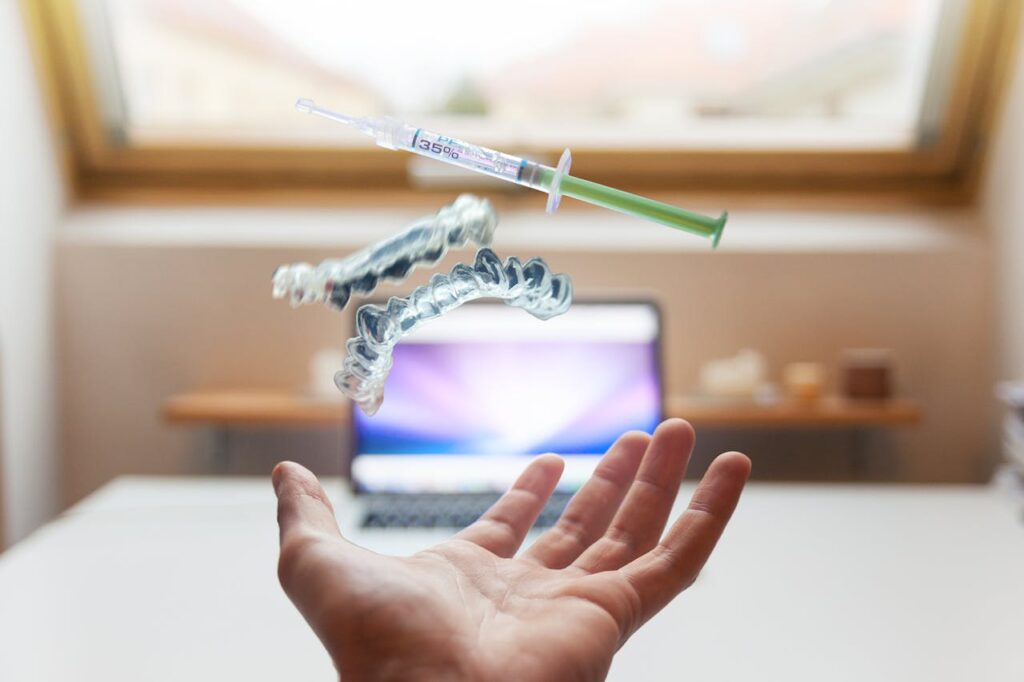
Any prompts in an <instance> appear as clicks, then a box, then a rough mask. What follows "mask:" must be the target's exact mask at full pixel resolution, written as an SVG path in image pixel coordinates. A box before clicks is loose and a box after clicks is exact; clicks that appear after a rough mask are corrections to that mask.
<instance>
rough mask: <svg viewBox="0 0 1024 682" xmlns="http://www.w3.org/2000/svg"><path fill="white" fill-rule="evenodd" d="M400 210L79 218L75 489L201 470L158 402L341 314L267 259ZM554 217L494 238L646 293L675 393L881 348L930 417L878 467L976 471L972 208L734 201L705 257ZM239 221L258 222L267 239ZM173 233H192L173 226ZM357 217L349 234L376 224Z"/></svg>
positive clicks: (280, 352) (63, 301) (273, 365)
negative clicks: (720, 237)
mask: <svg viewBox="0 0 1024 682" xmlns="http://www.w3.org/2000/svg"><path fill="white" fill-rule="evenodd" d="M268 215H269V217H268ZM393 215H394V213H391V214H389V213H383V214H381V213H375V214H373V215H363V214H358V215H356V214H344V213H339V212H335V213H326V214H325V213H322V212H308V211H307V212H301V211H296V212H288V211H277V212H269V213H268V212H266V211H264V212H259V211H235V212H232V211H230V210H219V211H213V210H195V211H188V210H185V211H177V212H171V213H168V212H166V211H165V212H161V211H159V210H153V211H121V212H117V211H113V212H103V211H96V212H93V213H91V214H89V215H85V216H80V217H78V218H76V219H74V220H72V224H69V225H68V226H67V227H66V228H65V232H64V239H63V241H62V245H61V246H60V249H59V252H58V264H59V277H58V283H57V286H58V292H59V297H58V300H59V307H58V315H59V325H60V326H59V333H60V338H61V362H60V375H61V386H62V391H61V396H62V404H61V406H62V409H63V414H64V433H63V435H64V442H65V443H66V447H65V452H64V456H65V460H64V469H65V474H66V485H67V487H66V490H65V501H68V502H70V501H73V500H76V499H78V498H79V497H81V496H82V495H84V494H86V493H88V492H89V491H91V490H93V489H94V488H96V487H97V486H99V485H101V484H102V483H103V482H105V481H107V480H108V479H110V478H111V477H113V476H116V475H118V474H122V473H129V472H131V473H181V472H189V471H198V470H200V468H201V467H202V461H201V460H200V459H197V456H196V454H195V448H196V447H197V446H199V445H201V441H197V438H196V436H195V434H193V433H190V432H188V431H187V430H181V429H175V428H169V427H167V426H164V425H163V424H161V423H160V420H159V418H158V412H159V409H160V404H161V401H162V400H163V399H164V398H165V397H166V396H167V395H169V394H171V393H173V392H175V391H181V390H185V389H189V388H193V387H197V386H299V385H302V384H303V383H304V382H305V381H306V372H307V369H306V363H307V360H308V357H309V355H310V353H312V352H313V351H314V350H316V349H317V348H320V347H323V346H329V345H334V346H339V347H340V345H341V344H342V343H343V342H344V340H345V339H346V338H347V320H346V318H344V317H342V316H338V315H337V314H335V313H332V312H331V311H329V310H327V309H321V308H304V309H299V310H293V309H291V308H290V307H289V306H288V305H287V304H285V303H283V302H281V301H274V300H272V299H271V298H270V296H269V277H270V274H271V272H273V270H274V268H275V267H276V266H277V265H278V264H281V263H285V262H291V261H296V260H312V261H317V260H319V259H321V258H324V257H328V256H332V255H338V254H340V253H343V252H344V251H346V250H349V249H350V248H351V247H350V246H341V245H335V246H333V247H327V246H323V245H316V244H315V243H320V242H324V241H330V239H332V238H334V239H336V240H338V239H337V237H338V235H345V234H347V232H342V231H341V230H340V229H339V227H338V226H339V225H351V226H352V227H351V228H346V230H348V229H351V230H353V234H356V233H355V230H356V229H357V228H358V229H363V228H365V227H366V226H367V224H368V223H372V222H373V221H379V222H381V224H382V225H393V224H395V222H398V221H397V220H396V218H394V217H389V216H393ZM382 216H383V217H382ZM564 216H565V217H564V218H555V219H548V218H545V217H544V216H542V215H540V214H537V215H515V216H509V217H507V220H505V221H503V224H502V227H501V228H499V241H498V244H497V247H498V250H499V252H500V253H502V254H506V255H510V254H513V253H517V254H520V255H523V256H531V255H535V254H539V255H543V256H545V257H547V258H548V259H549V261H550V263H551V265H552V266H553V267H554V268H555V269H557V270H562V271H566V272H569V273H571V274H572V276H573V279H574V282H575V285H576V289H577V291H578V293H579V295H581V296H586V295H593V294H601V293H603V292H604V293H607V292H612V293H615V294H618V295H621V294H623V293H631V292H637V291H643V290H648V291H650V292H652V293H653V294H654V295H655V296H656V297H657V298H658V299H659V300H660V301H661V303H662V304H663V306H664V310H665V315H666V336H665V341H666V371H667V379H668V388H669V390H670V391H673V392H679V391H686V390H688V389H692V388H693V386H694V384H695V381H696V376H697V369H698V366H699V364H700V363H701V362H703V361H705V360H707V359H709V358H712V357H720V356H724V355H730V354H732V353H734V352H735V351H736V350H738V349H740V348H743V347H748V346H749V347H756V348H760V349H761V350H763V352H764V353H765V354H766V356H767V357H768V359H769V361H770V363H771V365H772V369H773V371H774V372H776V374H777V371H778V368H779V367H780V366H781V364H782V363H784V362H787V361H791V360H821V361H824V362H829V363H832V362H834V361H835V360H836V358H837V357H838V355H839V353H840V351H841V349H843V348H844V347H849V346H860V347H863V346H873V347H877V346H880V347H890V348H893V349H895V351H896V357H897V358H898V361H899V370H900V372H899V375H900V383H901V386H902V387H903V389H904V390H905V392H906V393H908V394H910V395H913V396H915V397H918V398H919V399H920V400H921V402H922V404H923V407H924V409H925V412H926V415H927V416H926V421H925V424H924V425H923V426H922V427H921V428H919V429H915V430H912V431H907V432H905V433H901V434H898V435H896V436H894V437H892V438H887V437H884V436H880V437H878V438H876V439H875V440H873V441H871V443H872V445H873V446H872V447H871V448H870V449H871V452H872V457H873V461H872V462H870V463H869V464H870V467H871V470H872V471H874V472H875V474H876V475H879V476H882V477H888V478H892V479H901V480H917V481H964V480H979V479H980V478H981V477H983V476H984V475H985V474H986V472H987V470H988V466H989V463H990V455H991V450H990V448H989V442H988V433H989V432H988V429H989V423H990V419H991V414H990V410H991V399H990V396H991V373H990V362H989V359H988V358H989V356H990V352H991V346H992V339H991V332H990V330H991V327H992V317H991V305H990V300H991V287H990V283H989V276H988V274H987V273H988V272H989V267H988V258H989V256H988V253H989V252H988V248H987V245H986V244H985V243H984V241H983V239H982V238H981V234H980V231H979V230H977V229H976V228H975V227H974V226H972V225H971V224H970V223H971V222H972V220H971V218H970V217H969V216H968V217H967V218H963V217H962V216H961V217H959V218H957V219H955V220H952V219H950V218H949V217H948V216H944V215H934V216H930V215H925V214H920V215H912V216H909V217H902V218H901V217H884V216H882V217H880V216H865V215H851V214H834V215H831V216H830V215H827V214H818V215H814V216H807V215H799V214H775V215H771V216H764V215H742V214H741V215H736V216H734V217H733V219H732V225H731V226H730V228H729V230H731V232H730V231H728V230H727V233H726V240H725V245H724V246H723V248H722V249H721V250H720V251H718V252H715V253H711V252H707V251H705V250H704V249H703V244H702V243H700V242H699V240H696V239H694V238H692V237H685V236H682V235H678V234H676V233H673V232H672V231H670V230H663V229H662V228H657V227H650V226H644V225H640V224H637V223H635V222H631V221H628V220H626V219H622V218H616V217H614V216H612V217H607V215H606V214H600V215H599V214H598V213H597V212H594V213H589V212H587V213H583V212H581V213H578V214H572V213H570V212H566V213H565V214H564ZM402 217H403V219H404V217H405V216H402ZM385 218H387V219H385ZM229 221H230V222H231V224H230V225H226V223H227V222H229ZM546 221H549V222H546ZM273 222H276V223H278V224H279V225H284V226H285V228H286V229H283V230H281V229H279V230H278V233H277V236H276V237H274V236H273V235H271V236H269V237H268V236H267V235H266V234H263V233H261V232H260V230H261V229H262V228H263V227H265V224H269V223H273ZM965 222H966V223H968V224H963V223H965ZM950 223H955V224H952V225H950ZM399 224H401V223H400V222H399ZM243 225H245V226H247V227H246V228H243V227H240V226H243ZM311 225H315V226H320V227H322V226H324V225H326V226H328V228H329V229H328V228H325V229H323V230H320V227H317V228H316V229H313V228H312V227H310V226H311ZM176 226H177V227H176ZM794 226H795V227H794ZM108 227H109V229H108ZM946 228H948V229H946ZM246 230H249V231H250V232H253V233H260V234H263V236H262V237H261V238H260V239H259V240H258V241H259V243H253V241H254V239H252V238H250V237H247V236H246V235H247V234H248V233H249V232H247V231H246ZM318 230H319V231H318ZM586 230H592V231H591V232H586ZM177 233H184V234H188V235H194V236H196V237H195V238H194V239H189V240H186V241H187V243H184V244H180V243H176V242H177V241H180V238H179V237H175V236H174V235H175V234H177ZM310 233H312V234H314V237H313V238H311V239H306V238H305V237H304V236H303V235H307V234H310ZM581 234H590V235H592V236H591V237H590V238H586V237H581V236H580V235H581ZM950 234H952V236H950ZM328 235H335V236H334V237H330V236H328ZM360 235H362V233H358V234H356V236H355V237H353V239H355V240H356V241H365V239H368V238H369V234H366V235H362V236H360ZM602 235H603V236H602ZM608 235H614V237H608ZM633 235H637V236H643V237H644V239H643V242H642V243H637V241H636V239H637V237H634V236H633ZM801 235H802V236H801ZM808 235H810V236H811V238H810V239H808V238H807V237H808ZM616 240H618V241H616ZM338 241H340V240H338ZM573 241H575V244H576V246H574V247H573V246H570V244H571V243H573ZM289 243H291V244H292V246H288V245H287V244H289ZM303 244H307V245H303ZM679 245H682V246H679ZM453 262H454V261H453V260H452V259H451V258H449V259H448V260H447V261H446V263H445V267H449V266H450V265H451V264H452V263H453ZM423 277H424V274H423V273H419V274H418V276H417V278H416V281H417V282H420V281H422V280H423ZM705 441H710V442H711V443H713V444H714V447H735V446H736V445H740V446H741V447H743V448H744V449H747V450H749V451H750V452H751V454H752V455H753V456H754V457H755V462H756V464H755V467H756V469H757V470H759V471H761V472H762V473H764V474H765V475H771V472H772V470H773V466H774V465H776V464H779V465H782V464H785V462H786V461H788V462H789V463H790V464H791V465H799V466H805V467H807V466H809V467H814V466H824V467H825V469H826V471H825V475H828V471H827V470H829V469H830V468H832V469H835V470H836V471H838V472H840V473H842V472H843V471H845V468H844V467H845V466H846V465H845V463H844V462H839V463H838V464H836V463H835V462H836V460H841V459H842V457H843V456H844V452H843V448H845V447H846V446H845V444H844V442H842V441H841V439H840V440H837V439H836V437H834V436H833V437H831V438H829V437H826V436H822V437H820V438H819V437H816V436H814V435H813V434H811V435H809V436H807V437H806V438H805V437H802V436H801V437H799V438H795V439H792V438H791V439H787V437H785V436H780V435H765V434H760V435H749V434H748V435H741V434H721V433H719V434H708V438H706V439H705ZM268 442H269V443H271V445H270V446H269V447H270V448H271V449H272V450H273V452H270V453H269V454H266V459H265V461H264V460H259V462H260V463H259V465H258V466H256V467H255V468H250V470H253V471H264V472H265V470H266V466H268V465H269V462H270V461H272V460H273V459H274V458H275V457H293V458H295V457H300V458H301V457H302V456H303V455H304V454H309V453H303V452H295V451H290V448H306V447H309V448H315V447H322V448H327V449H328V452H327V453H326V457H327V458H328V459H330V460H332V461H333V460H336V450H337V448H336V446H335V443H336V441H335V440H334V439H327V440H326V441H325V443H326V444H325V443H323V442H322V443H321V444H320V445H319V446H317V445H315V444H313V445H310V444H309V443H305V444H299V445H296V441H289V440H288V439H284V440H270V441H268V440H267V439H263V442H262V443H259V442H256V441H255V440H250V441H249V443H248V444H249V445H255V446H259V447H263V448H264V449H266V448H267V447H268V446H267V443H268ZM320 454H321V455H323V453H320ZM787 458H789V459H788V460H787ZM833 473H834V472H833Z"/></svg>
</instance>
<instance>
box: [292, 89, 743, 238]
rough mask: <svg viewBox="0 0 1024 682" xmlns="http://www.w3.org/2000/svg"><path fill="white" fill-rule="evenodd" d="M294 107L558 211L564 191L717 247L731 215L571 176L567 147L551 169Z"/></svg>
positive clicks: (393, 124)
mask: <svg viewBox="0 0 1024 682" xmlns="http://www.w3.org/2000/svg"><path fill="white" fill-rule="evenodd" d="M295 106H296V108H297V109H299V110H300V111H305V112H307V113H311V114H317V115H319V116H323V117H325V118H329V119H331V120H332V121H338V122H340V123H344V124H346V125H348V126H351V127H353V128H355V129H356V130H358V131H360V132H361V133H363V134H365V135H369V136H370V137H372V138H374V140H375V141H376V142H377V144H378V145H380V146H382V147H386V148H387V149H403V150H405V151H410V152H414V153H416V154H420V155H421V156H427V157H430V158H434V159H437V160H439V161H444V162H446V163H450V164H453V165H456V166H459V167H461V168H465V169H467V170H472V171H476V172H478V173H483V174H485V175H490V176H492V177H496V178H500V179H502V180H506V181H508V182H514V183H516V184H518V185H523V186H525V187H530V188H532V189H536V190H539V191H542V192H546V193H547V195H548V203H547V210H548V212H549V213H553V212H554V211H555V209H557V208H558V204H559V202H560V201H561V198H562V196H568V197H572V198H573V199H578V200H580V201H585V202H587V203H588V204H593V205H595V206H602V207H604V208H610V209H612V210H613V211H619V212H620V213H625V214H627V215H631V216H636V217H638V218H644V219H646V220H651V221H653V222H656V223H659V224H661V225H667V226H668V227H672V228H675V229H677V230H683V231H686V232H690V233H692V234H696V235H700V236H702V237H706V238H708V239H709V240H710V241H711V246H712V248H714V247H716V246H718V242H719V240H720V239H721V238H722V230H723V228H724V227H725V221H726V220H727V218H728V214H727V213H722V215H720V216H719V217H717V218H712V217H710V216H705V215H701V214H699V213H694V212H692V211H687V210H685V209H682V208H679V207H677V206H672V205H671V204H666V203H664V202H661V201H655V200H654V199H648V198H646V197H642V196H640V195H638V194H633V193H631V192H624V191H622V190H619V189H615V188H613V187H608V186H606V185H601V184H599V183H596V182H591V181H589V180H583V179H582V178H576V177H573V176H572V175H569V167H570V166H571V165H572V155H571V154H570V153H569V150H568V149H566V150H565V151H564V152H563V153H562V157H561V159H559V162H558V165H557V166H556V167H554V168H552V167H551V166H545V165H543V164H539V163H536V162H534V161H528V160H526V159H524V158H521V157H518V156H513V155H511V154H504V153H502V152H499V151H495V150H493V149H488V148H487V147H481V146H479V145H474V144H470V143H468V142H465V141H463V140H459V139H456V138H453V137H448V136H446V135H441V134H440V133H435V132H432V131H429V130H426V129H424V128H417V127H415V126H411V125H408V124H406V123H402V122H401V121H396V120H394V119H391V118H359V117H353V116H346V115H345V114H339V113H337V112H334V111H330V110H328V109H324V108H322V107H318V106H317V105H316V104H315V103H314V102H313V101H312V100H308V99H300V100H299V101H298V102H296V103H295Z"/></svg>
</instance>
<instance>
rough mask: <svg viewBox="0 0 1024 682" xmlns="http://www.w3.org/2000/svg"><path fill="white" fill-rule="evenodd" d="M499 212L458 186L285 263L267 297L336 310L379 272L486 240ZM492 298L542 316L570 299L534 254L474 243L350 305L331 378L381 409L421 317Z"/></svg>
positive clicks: (398, 271) (365, 406)
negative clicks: (417, 278)
mask: <svg viewBox="0 0 1024 682" xmlns="http://www.w3.org/2000/svg"><path fill="white" fill-rule="evenodd" d="M497 224H498V217H497V215H496V214H495V212H494V208H493V207H492V206H491V204H490V202H488V201H487V200H485V199H480V198H479V197H475V196H473V195H470V194H463V195H461V196H460V197H459V198H458V199H456V200H455V202H453V203H452V204H450V205H448V206H445V207H444V208H442V209H441V210H440V211H438V212H437V214H436V215H434V216H431V217H428V218H424V219H423V220H420V221H418V222H416V223H414V224H413V225H412V226H410V227H409V228H407V229H405V230H403V231H402V232H400V233H398V234H396V235H394V236H393V237H389V238H388V239H385V240H383V241H380V242H378V243H377V244H374V245H372V246H370V247H368V248H366V249H363V250H362V251H359V252H357V253H355V254H353V255H352V256H349V257H348V258H343V259H332V260H326V261H324V262H323V263H321V264H320V265H319V266H316V267H314V266H312V265H310V264H308V263H296V264H293V265H284V266H281V267H279V268H278V269H277V271H276V272H275V273H274V278H273V294H274V298H288V299H289V300H290V301H291V304H292V305H293V306H299V305H303V304H307V303H325V304H327V305H329V306H330V307H332V308H335V309H337V310H341V309H343V308H344V307H345V305H346V304H347V303H348V301H349V299H350V298H351V296H352V294H353V293H357V294H361V295H364V296H365V295H367V294H369V293H371V292H372V291H373V290H374V289H375V288H376V287H377V284H378V283H379V282H380V281H381V280H385V279H386V280H391V281H400V280H403V279H405V277H406V276H407V275H408V274H409V272H410V271H411V270H412V269H413V268H414V267H416V266H417V265H420V264H433V263H436V262H437V261H439V260H440V259H441V258H443V257H444V255H445V254H446V253H447V252H448V249H449V248H452V247H459V246H463V245H465V244H466V243H467V242H474V243H476V244H479V245H481V246H486V245H487V244H490V243H491V239H492V238H493V236H494V230H495V227H496V226H497ZM478 298H497V299H501V300H504V301H505V302H506V303H507V304H508V305H511V306H515V307H517V308H522V309H523V310H525V311H526V312H528V313H530V314H531V315H533V316H534V317H537V318H540V319H542V320H546V319H549V318H551V317H555V316H556V315H561V314H562V313H564V312H565V311H567V310H568V309H569V306H570V305H571V303H572V282H571V281H570V280H569V277H568V276H567V275H562V274H559V275H553V274H551V270H550V269H549V268H548V266H547V264H546V263H545V262H544V261H543V260H541V259H540V258H531V259H530V260H528V261H526V262H525V263H523V262H521V261H520V260H519V259H518V258H516V257H514V256H513V257H510V258H508V259H507V260H506V261H505V262H504V263H502V261H501V259H500V258H498V256H497V255H495V253H494V252H493V251H491V250H490V249H489V248H482V249H480V250H479V251H477V254H476V260H475V261H474V263H473V265H472V266H469V265H466V264H464V263H459V264H458V265H456V266H455V267H453V268H452V270H451V272H450V273H449V274H447V275H443V274H440V273H437V274H435V275H434V276H433V277H431V278H430V282H429V284H427V285H425V286H421V287H417V288H416V289H414V290H413V291H412V293H411V294H409V296H407V297H405V298H400V297H392V298H391V299H390V300H388V302H387V305H385V306H379V305H364V306H362V307H360V308H359V310H358V311H357V312H356V334H357V335H356V336H355V337H354V338H352V339H349V341H348V343H347V344H346V349H347V350H348V356H347V357H346V358H345V361H344V365H343V368H342V369H341V370H340V371H339V372H338V373H337V374H335V375H334V383H335V384H336V385H337V386H338V388H339V389H341V391H342V393H344V394H345V395H347V396H348V397H349V398H351V399H352V400H353V401H354V402H355V403H356V404H357V405H359V407H360V408H361V409H362V410H363V411H364V412H365V413H366V414H368V415H373V414H375V413H376V412H377V410H378V409H380V405H381V402H382V401H383V399H384V383H385V381H386V380H387V377H388V373H389V372H390V371H391V364H392V349H393V348H394V347H395V344H397V343H398V341H399V339H401V338H402V337H403V336H405V335H406V334H409V333H411V332H412V331H413V330H414V329H416V327H417V326H419V325H420V323H422V322H423V321H425V320H430V319H433V318H435V317H440V316H441V315H443V314H444V313H446V312H448V311H449V310H454V309H455V308H458V307H459V306H461V305H462V304H463V303H467V302H469V301H472V300H475V299H478Z"/></svg>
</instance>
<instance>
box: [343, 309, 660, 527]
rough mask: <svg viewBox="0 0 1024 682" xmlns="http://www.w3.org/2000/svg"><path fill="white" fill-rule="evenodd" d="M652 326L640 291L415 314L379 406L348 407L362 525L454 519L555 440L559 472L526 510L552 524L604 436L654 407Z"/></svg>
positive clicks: (644, 420)
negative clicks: (545, 496)
mask: <svg viewBox="0 0 1024 682" xmlns="http://www.w3.org/2000/svg"><path fill="white" fill-rule="evenodd" d="M660 328H661V327H660V315H659V312H658V309H657V307H656V306H655V305H654V304H653V303H651V302H643V301H628V302H610V301H605V302H597V301H594V302H577V303H573V305H572V307H571V308H570V309H569V311H568V312H567V313H565V314H564V315H562V316H559V317H556V318H553V319H551V320H547V321H541V320H538V319H536V318H534V317H532V316H531V315H529V314H528V313H526V312H524V311H522V310H519V309H517V308H513V307H511V306H507V305H505V304H503V303H473V304H468V305H465V306H463V307H461V308H458V309H456V310H454V311H451V312H449V313H448V314H446V315H445V316H443V317H442V318H439V319H437V320H432V321H430V322H428V323H426V324H424V325H423V326H422V327H420V328H419V329H418V330H417V331H415V332H414V333H413V334H411V335H410V336H408V337H406V338H405V339H403V340H402V341H401V342H400V343H399V344H398V345H397V346H396V347H395V349H394V364H393V366H392V368H391V372H390V374H389V376H388V380H387V384H386V387H385V393H384V403H383V405H382V406H381V408H380V411H379V412H377V414H376V415H374V416H372V417H368V416H366V415H365V414H363V412H362V411H361V410H359V409H358V408H354V409H353V413H352V422H351V423H352V436H353V439H354V443H353V449H352V452H353V456H352V458H351V461H350V480H351V482H352V485H353V487H354V492H355V493H356V498H357V501H358V502H359V503H361V504H357V507H358V508H359V509H361V513H360V518H361V523H362V526H363V527H364V528H447V529H451V528H461V527H464V526H466V525H469V524H470V523H472V522H473V521H475V520H476V519H477V518H478V517H479V516H480V515H481V514H482V513H483V512H484V511H486V510H487V508H488V507H490V505H491V504H493V503H494V502H495V501H496V500H497V499H498V497H500V495H501V494H502V493H503V492H504V491H505V490H507V489H508V487H509V485H510V484H511V483H512V482H513V481H514V480H515V479H516V477H517V476H518V475H519V473H520V472H521V471H522V470H523V468H524V467H525V466H526V463H527V462H528V461H529V459H530V458H531V457H532V456H535V455H538V454H542V453H547V452H554V453H557V454H559V455H561V456H563V458H564V459H565V463H566V466H565V473H564V475H563V477H562V480H561V482H560V483H559V486H558V489H557V490H556V492H555V494H554V495H553V496H552V499H551V501H550V502H549V503H548V505H547V507H546V508H545V509H544V511H543V513H542V514H541V516H540V518H539V519H538V522H537V524H536V525H538V526H545V525H551V524H552V523H553V522H554V521H556V520H557V518H558V516H559V515H560V514H561V511H562V509H563V508H564V506H565V504H566V503H567V502H568V500H569V499H570V497H571V496H572V494H573V492H575V490H576V489H577V488H579V486H580V485H582V484H583V482H585V481H586V480H587V479H588V478H589V476H590V474H591V472H592V471H593V470H594V467H595V466H596V465H597V462H598V460H599V459H600V457H601V456H602V455H603V454H604V453H605V451H607V450H608V448H609V446H611V444H612V443H613V442H614V441H615V439H616V438H618V437H619V436H620V435H621V434H622V433H624V432H626V431H629V430H633V429H638V430H642V431H646V432H648V433H649V432H651V431H652V430H653V429H654V428H655V427H656V426H657V424H658V423H659V422H660V421H661V418H662V407H663V405H662V399H663V390H662V377H661V362H660Z"/></svg>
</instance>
